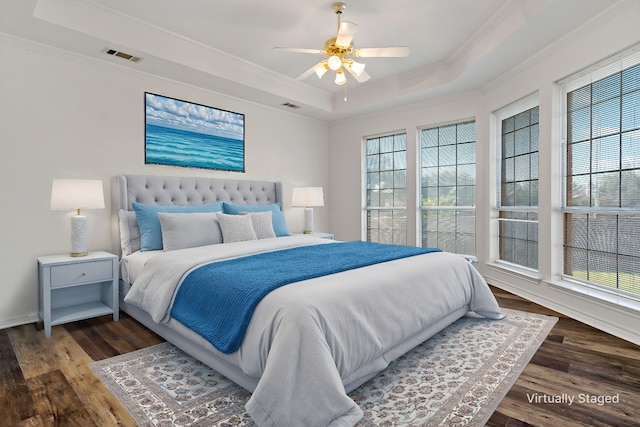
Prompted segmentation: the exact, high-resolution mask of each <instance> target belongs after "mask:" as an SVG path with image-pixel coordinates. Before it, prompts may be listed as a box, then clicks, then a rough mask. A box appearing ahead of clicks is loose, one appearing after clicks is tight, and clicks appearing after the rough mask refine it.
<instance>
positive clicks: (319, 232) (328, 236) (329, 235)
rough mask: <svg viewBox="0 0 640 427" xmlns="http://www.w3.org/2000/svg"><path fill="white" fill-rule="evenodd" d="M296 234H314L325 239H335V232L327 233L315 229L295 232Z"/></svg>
mask: <svg viewBox="0 0 640 427" xmlns="http://www.w3.org/2000/svg"><path fill="white" fill-rule="evenodd" d="M293 234H295V235H296V236H314V237H321V238H323V239H331V240H333V233H325V232H323V231H314V232H313V233H293Z"/></svg>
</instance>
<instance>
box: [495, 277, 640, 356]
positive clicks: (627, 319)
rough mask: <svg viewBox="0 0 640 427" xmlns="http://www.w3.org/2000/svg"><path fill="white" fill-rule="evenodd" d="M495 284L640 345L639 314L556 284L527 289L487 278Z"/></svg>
mask: <svg viewBox="0 0 640 427" xmlns="http://www.w3.org/2000/svg"><path fill="white" fill-rule="evenodd" d="M487 281H488V282H489V283H491V284H492V285H494V286H496V287H498V288H500V289H502V290H505V291H507V292H511V293H513V294H515V295H518V296H520V297H522V298H525V299H527V300H529V301H531V302H534V303H536V304H539V305H541V306H543V307H546V308H549V309H551V310H554V311H557V312H558V313H561V314H563V315H565V316H568V317H571V318H572V319H575V320H578V321H580V322H582V323H585V324H587V325H589V326H592V327H594V328H597V329H599V330H601V331H604V332H607V333H609V334H611V335H614V336H616V337H618V338H622V339H624V340H626V341H629V342H631V343H633V344H636V345H640V330H638V329H637V326H634V325H638V324H640V311H637V310H635V309H632V308H628V307H625V306H623V305H620V304H615V303H611V302H609V301H605V300H602V299H599V298H596V297H594V296H591V295H588V294H586V293H582V292H576V291H574V290H571V289H569V288H565V287H562V286H558V285H556V284H553V283H547V282H539V283H538V284H536V285H535V286H531V287H528V288H527V289H525V288H522V287H519V286H517V285H514V284H512V283H508V282H505V281H503V280H500V279H498V278H488V279H487Z"/></svg>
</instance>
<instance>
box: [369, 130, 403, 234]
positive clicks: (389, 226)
mask: <svg viewBox="0 0 640 427" xmlns="http://www.w3.org/2000/svg"><path fill="white" fill-rule="evenodd" d="M364 144H365V156H364V157H365V170H366V201H365V216H366V230H365V233H366V240H367V241H369V242H380V243H394V244H401V245H406V244H407V135H406V133H394V134H391V135H384V136H375V137H368V138H366V139H365V141H364Z"/></svg>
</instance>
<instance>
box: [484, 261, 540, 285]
mask: <svg viewBox="0 0 640 427" xmlns="http://www.w3.org/2000/svg"><path fill="white" fill-rule="evenodd" d="M485 265H486V266H487V268H489V269H491V270H494V271H498V272H501V273H504V274H507V275H511V276H516V277H520V278H523V279H525V280H527V281H535V282H536V283H537V282H539V281H540V280H541V279H540V275H539V273H538V270H533V269H531V268H526V267H522V266H519V265H517V264H512V263H509V262H504V261H500V260H496V261H492V262H487V263H485Z"/></svg>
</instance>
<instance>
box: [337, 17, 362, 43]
mask: <svg viewBox="0 0 640 427" xmlns="http://www.w3.org/2000/svg"><path fill="white" fill-rule="evenodd" d="M356 31H358V26H357V25H356V24H354V23H353V22H349V21H344V22H341V23H340V28H338V35H337V36H336V46H338V47H349V46H351V41H352V40H353V36H354V35H355V34H356Z"/></svg>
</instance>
